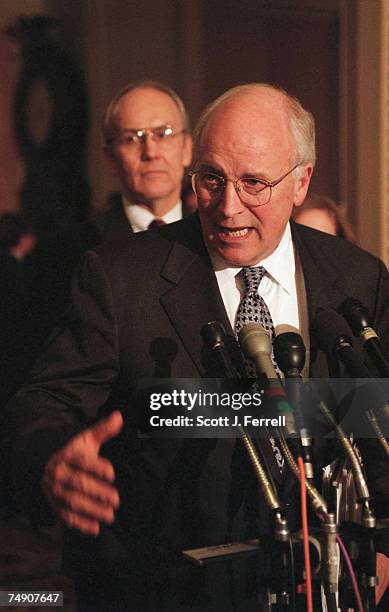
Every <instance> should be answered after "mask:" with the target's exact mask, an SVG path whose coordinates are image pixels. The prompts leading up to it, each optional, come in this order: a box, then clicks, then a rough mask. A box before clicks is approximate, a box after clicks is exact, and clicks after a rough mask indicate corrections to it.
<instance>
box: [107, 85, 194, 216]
mask: <svg viewBox="0 0 389 612" xmlns="http://www.w3.org/2000/svg"><path fill="white" fill-rule="evenodd" d="M185 127H186V126H185V125H184V117H182V114H181V112H180V109H179V108H178V106H177V105H176V103H175V101H174V100H173V99H172V98H171V97H170V96H169V95H168V94H167V93H165V92H163V91H159V90H157V89H153V88H151V87H140V88H137V89H134V90H132V91H130V92H128V93H127V94H125V95H123V96H122V97H121V98H120V99H119V101H118V103H117V105H116V107H115V109H114V112H113V116H112V128H113V130H112V143H111V144H110V145H107V146H106V149H105V152H106V155H107V158H108V161H109V163H110V165H111V168H112V170H113V172H114V174H115V175H116V176H118V177H119V180H120V182H121V187H122V193H123V195H124V196H125V197H126V199H127V200H129V201H130V202H132V203H134V204H140V205H143V206H145V207H147V208H149V209H151V210H152V212H153V213H154V214H155V215H157V216H162V215H163V214H165V213H166V212H168V211H169V210H170V209H171V208H173V207H174V206H175V205H176V204H177V202H178V200H179V199H180V192H181V185H182V179H183V175H184V169H185V167H187V166H188V165H189V164H190V162H191V155H192V140H191V136H190V135H189V134H187V133H186V132H185ZM157 128H158V129H157ZM137 130H143V134H142V135H141V137H140V138H138V139H136V138H135V139H134V138H133V136H134V134H136V131H137Z"/></svg>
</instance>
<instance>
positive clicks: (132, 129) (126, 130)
mask: <svg viewBox="0 0 389 612" xmlns="http://www.w3.org/2000/svg"><path fill="white" fill-rule="evenodd" d="M166 127H171V128H172V129H173V127H172V125H171V124H170V123H161V125H154V126H152V127H138V128H118V132H122V133H123V132H131V133H132V134H136V133H137V132H143V131H144V130H160V129H161V128H166Z"/></svg>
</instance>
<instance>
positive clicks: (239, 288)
mask: <svg viewBox="0 0 389 612" xmlns="http://www.w3.org/2000/svg"><path fill="white" fill-rule="evenodd" d="M210 256H211V260H212V264H213V267H214V270H215V274H216V278H217V282H218V285H219V290H220V293H221V296H222V299H223V302H224V306H225V309H226V311H227V315H228V318H229V320H230V323H231V327H232V328H233V329H234V324H235V317H236V313H237V311H238V307H239V304H240V302H241V300H242V299H243V296H244V284H243V281H242V279H241V278H239V277H238V276H237V275H238V274H239V272H240V270H241V269H242V268H241V267H234V268H231V267H228V264H227V263H226V262H225V261H224V260H223V259H222V258H221V257H220V256H219V255H217V254H215V253H212V252H211V253H210ZM256 266H263V267H264V268H266V275H265V276H264V277H263V279H262V281H261V282H260V284H259V287H258V293H259V295H261V296H262V298H263V299H264V301H265V302H266V304H267V307H268V308H269V311H270V314H271V316H272V319H273V324H274V327H276V326H277V325H280V324H288V325H292V326H293V327H296V328H297V329H298V330H300V334H301V336H302V337H303V340H304V344H305V346H306V349H307V358H306V368H304V372H303V373H304V375H305V374H307V368H308V365H309V354H308V353H309V351H308V349H309V334H308V331H309V329H308V309H307V300H306V292H305V283H304V277H303V274H302V269H301V264H300V260H299V257H298V256H297V253H295V249H294V245H293V241H292V233H291V229H290V225H289V223H288V224H287V226H286V228H285V232H284V234H283V236H282V238H281V241H280V243H279V244H278V246H277V248H276V249H275V251H273V253H272V254H271V255H269V256H268V257H266V258H265V259H263V260H261V261H259V262H258V263H257V264H256Z"/></svg>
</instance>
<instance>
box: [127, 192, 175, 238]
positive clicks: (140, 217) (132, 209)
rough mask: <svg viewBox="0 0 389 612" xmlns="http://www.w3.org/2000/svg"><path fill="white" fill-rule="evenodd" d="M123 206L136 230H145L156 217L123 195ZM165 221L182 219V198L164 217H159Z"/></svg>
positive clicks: (170, 221)
mask: <svg viewBox="0 0 389 612" xmlns="http://www.w3.org/2000/svg"><path fill="white" fill-rule="evenodd" d="M122 200H123V208H124V212H125V214H126V217H127V219H128V222H129V224H130V225H131V227H132V229H133V231H134V232H143V231H144V230H147V229H148V227H149V225H150V223H151V222H152V221H154V219H155V218H156V217H155V215H153V213H152V212H151V211H150V210H149V209H148V208H144V207H143V206H139V205H138V204H132V203H131V202H129V201H128V200H126V198H124V197H122ZM158 219H162V221H164V222H165V223H173V221H179V220H180V219H182V203H181V200H179V201H178V202H177V204H176V205H175V206H174V207H173V208H171V209H170V210H169V211H168V212H167V213H166V214H165V215H163V217H158Z"/></svg>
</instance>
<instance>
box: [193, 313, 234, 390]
mask: <svg viewBox="0 0 389 612" xmlns="http://www.w3.org/2000/svg"><path fill="white" fill-rule="evenodd" d="M201 336H202V338H203V340H204V342H205V344H206V345H207V346H208V347H209V348H210V349H211V351H212V352H213V354H214V355H215V357H216V359H217V362H218V365H219V367H220V369H221V371H222V372H223V374H224V376H225V377H226V378H239V375H238V372H237V371H236V369H235V367H234V365H233V363H232V359H231V356H230V354H229V352H228V350H227V347H226V345H225V339H226V336H227V333H226V330H225V329H224V326H223V325H222V324H221V323H220V322H219V321H209V322H208V323H206V324H205V325H203V327H202V328H201Z"/></svg>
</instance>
